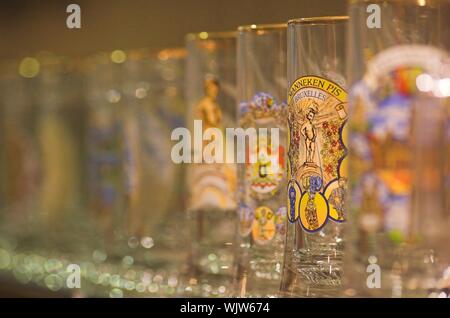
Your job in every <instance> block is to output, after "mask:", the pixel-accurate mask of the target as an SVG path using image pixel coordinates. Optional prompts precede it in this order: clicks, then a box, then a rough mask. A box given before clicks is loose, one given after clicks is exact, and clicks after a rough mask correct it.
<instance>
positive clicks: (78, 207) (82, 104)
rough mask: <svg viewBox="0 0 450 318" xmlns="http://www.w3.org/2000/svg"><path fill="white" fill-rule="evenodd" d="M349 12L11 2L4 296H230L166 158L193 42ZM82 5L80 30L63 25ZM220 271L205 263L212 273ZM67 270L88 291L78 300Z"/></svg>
mask: <svg viewBox="0 0 450 318" xmlns="http://www.w3.org/2000/svg"><path fill="white" fill-rule="evenodd" d="M345 2H346V1H344V0H339V1H336V0H323V1H315V2H311V1H308V0H303V1H299V0H284V1H271V2H261V1H256V0H244V1H242V0H241V1H238V0H229V1H220V0H188V1H186V0H146V1H145V0H133V1H128V0H127V1H126V0H110V1H101V0H80V1H61V0H44V1H43V0H39V1H38V0H19V1H5V2H3V3H2V9H1V10H0V144H1V145H2V149H0V297H11V296H12V297H15V296H24V297H45V296H49V297H59V296H61V297H67V296H69V297H90V296H95V297H127V296H130V297H148V296H150V297H173V296H224V295H230V294H229V290H228V286H227V285H226V284H224V285H221V284H222V283H220V284H219V285H218V286H216V287H214V288H213V287H212V286H211V284H210V283H208V282H204V281H201V280H200V279H198V278H197V277H196V276H195V275H194V274H193V272H194V271H195V270H193V269H192V268H191V267H192V266H190V264H191V263H192V258H193V256H192V254H195V253H193V252H192V251H191V249H190V248H189V244H187V242H189V241H188V240H189V235H190V234H189V233H188V232H189V228H195V225H193V224H191V223H192V222H193V221H192V220H189V217H187V215H186V201H187V199H186V191H185V190H184V189H183V187H184V175H185V172H184V170H183V168H182V167H181V166H180V165H175V164H173V163H172V162H171V161H170V159H169V158H170V157H169V154H170V147H171V142H170V138H169V136H170V131H171V130H172V129H174V128H175V127H180V126H184V125H185V119H186V118H185V115H186V112H187V107H188V106H187V103H186V97H185V96H184V95H185V94H184V92H185V90H186V88H185V83H186V82H185V79H186V78H188V77H189V75H186V74H185V73H186V71H185V67H186V57H187V54H188V52H187V51H186V50H185V46H186V34H187V33H198V32H202V31H208V32H214V31H230V30H232V31H234V30H236V29H237V27H238V26H239V25H248V24H261V23H279V22H286V21H287V20H288V19H291V18H298V17H308V16H326V15H342V14H345V12H346V3H345ZM71 3H76V4H78V5H79V6H80V8H81V29H68V28H67V26H66V19H67V17H68V16H69V14H70V13H66V8H67V6H68V5H69V4H71ZM200 40H201V39H200ZM200 42H201V41H200ZM219 42H220V41H219ZM192 43H195V44H193V45H191V46H192V48H195V47H196V45H197V44H196V43H197V42H192ZM211 43H213V42H209V41H207V42H205V43H204V44H202V45H201V46H204V47H205V49H206V51H205V53H206V54H208V56H210V59H211V60H207V61H210V62H211V65H212V66H214V65H215V64H214V63H216V62H215V61H218V60H217V59H219V57H218V56H219V54H221V53H220V49H215V48H216V47H219V46H216V45H212V46H211V45H209V44H211ZM199 45H200V44H199ZM233 45H234V44H233ZM168 48H169V49H168ZM174 48H175V49H174ZM194 50H195V49H194ZM216 51H217V52H216ZM231 51H232V52H233V54H234V52H235V49H232V50H231ZM191 55H192V54H191ZM194 55H195V54H193V55H192V58H194ZM234 60H235V57H234V56H230V61H234ZM191 63H192V62H191ZM230 65H232V66H230V70H229V72H231V73H230V74H234V70H235V69H234V65H235V63H234V62H233V63H231V64H230ZM191 71H192V70H191ZM194 71H195V70H194ZM210 72H211V73H214V72H215V71H214V70H210ZM227 72H228V71H227ZM199 75H200V76H202V77H203V76H204V75H205V74H203V73H199ZM206 75H208V74H206ZM192 76H193V73H192V74H190V77H191V78H192ZM234 80H235V76H232V78H231V79H230V83H229V86H230V87H233V86H234V85H235V84H234ZM200 81H201V80H200ZM197 86H198V88H199V90H198V92H197V91H196V92H191V94H192V93H194V95H195V96H200V97H201V96H202V94H203V89H202V85H196V88H197ZM233 91H234V90H233ZM192 102H194V103H195V102H196V100H193V101H192ZM226 107H229V108H230V109H234V107H235V103H234V101H233V99H230V103H229V105H228V106H226ZM233 215H234V214H233ZM190 222H191V223H190ZM231 234H232V235H233V234H234V233H231ZM227 244H228V243H227ZM230 244H231V243H230ZM222 258H223V257H222V256H220V257H219V256H218V255H215V254H214V253H211V254H210V253H209V252H208V253H206V259H207V262H206V263H207V266H209V267H211V268H213V269H215V268H216V267H217V266H220V264H221V262H224V260H223V259H222ZM70 264H76V265H78V266H79V269H80V275H81V286H82V288H81V289H79V288H74V289H70V288H68V283H67V282H68V279H69V280H70V276H69V274H70V273H71V272H70V271H67V268H68V266H69V265H70ZM72 282H73V283H76V280H75V281H72Z"/></svg>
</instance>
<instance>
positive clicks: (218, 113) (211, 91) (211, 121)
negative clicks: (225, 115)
mask: <svg viewBox="0 0 450 318" xmlns="http://www.w3.org/2000/svg"><path fill="white" fill-rule="evenodd" d="M204 85H205V96H204V97H203V98H202V99H201V100H200V101H199V102H198V104H197V106H196V107H195V115H194V116H195V118H196V119H201V120H202V121H203V130H206V129H208V128H221V126H222V110H221V109H220V105H219V103H218V102H217V97H218V96H219V90H220V84H219V81H218V80H217V79H215V78H206V79H205V83H204Z"/></svg>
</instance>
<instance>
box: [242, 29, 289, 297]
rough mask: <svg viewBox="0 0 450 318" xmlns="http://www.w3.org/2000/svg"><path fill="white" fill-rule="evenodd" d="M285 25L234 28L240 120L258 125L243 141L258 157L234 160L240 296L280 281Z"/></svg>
mask: <svg viewBox="0 0 450 318" xmlns="http://www.w3.org/2000/svg"><path fill="white" fill-rule="evenodd" d="M286 27H287V25H286V24H276V25H249V26H242V27H239V29H238V31H239V35H238V44H237V45H238V58H237V72H238V73H237V75H238V79H237V85H238V103H239V106H238V117H239V124H238V125H239V127H242V128H243V129H246V130H247V129H249V128H253V129H256V131H255V132H256V136H257V139H258V140H257V143H255V144H254V145H252V144H250V143H249V144H246V145H245V150H246V153H247V154H248V155H250V154H251V153H252V154H254V155H255V156H256V158H257V160H256V162H255V163H252V162H250V161H249V160H248V159H249V158H247V161H246V162H245V163H239V165H238V166H239V169H238V184H239V192H238V200H239V201H238V204H239V208H238V214H239V219H238V222H239V229H238V232H239V244H238V248H237V251H238V261H239V266H238V282H239V283H238V286H237V295H238V296H241V297H261V296H263V297H264V296H265V297H268V296H275V295H277V294H278V291H279V286H280V280H281V267H282V263H283V254H284V241H285V235H286V234H285V233H286V200H285V190H286V188H285V183H286V164H285V162H286V157H285V156H286V136H287V135H286V133H287V122H286V121H287V104H286V91H287V79H286V58H287V56H286V44H287V42H286ZM274 129H276V132H275V131H274ZM259 132H261V134H259ZM275 139H276V140H275Z"/></svg>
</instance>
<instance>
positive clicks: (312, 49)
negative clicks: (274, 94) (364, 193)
mask: <svg viewBox="0 0 450 318" xmlns="http://www.w3.org/2000/svg"><path fill="white" fill-rule="evenodd" d="M347 20H348V18H347V17H345V16H342V17H341V16H338V17H317V18H302V19H296V20H292V21H289V22H288V34H287V41H288V49H287V54H288V60H287V61H288V62H287V63H288V64H287V69H288V74H287V76H288V85H289V86H288V87H289V90H288V97H287V102H288V109H289V114H288V128H289V132H288V146H289V150H288V158H289V159H288V167H289V170H288V174H287V179H288V182H287V194H286V198H287V201H286V204H287V219H288V229H287V239H286V248H285V260H284V267H283V278H282V282H281V295H282V296H288V297H299V296H300V297H301V296H303V297H319V296H336V295H338V293H339V287H340V284H341V280H340V278H341V270H342V268H341V262H342V254H343V225H344V222H345V221H346V219H347V210H346V201H347V182H348V176H347V156H346V155H347V144H346V136H347V124H346V123H347V119H348V114H349V109H348V106H347V91H346V89H347V85H346V78H345V65H346V60H345V35H346V28H347Z"/></svg>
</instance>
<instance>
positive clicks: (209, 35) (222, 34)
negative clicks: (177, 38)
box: [186, 31, 237, 41]
mask: <svg viewBox="0 0 450 318" xmlns="http://www.w3.org/2000/svg"><path fill="white" fill-rule="evenodd" d="M236 37H237V32H236V31H212V32H207V31H202V32H198V33H188V34H186V41H195V40H200V41H207V40H215V39H234V38H236Z"/></svg>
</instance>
